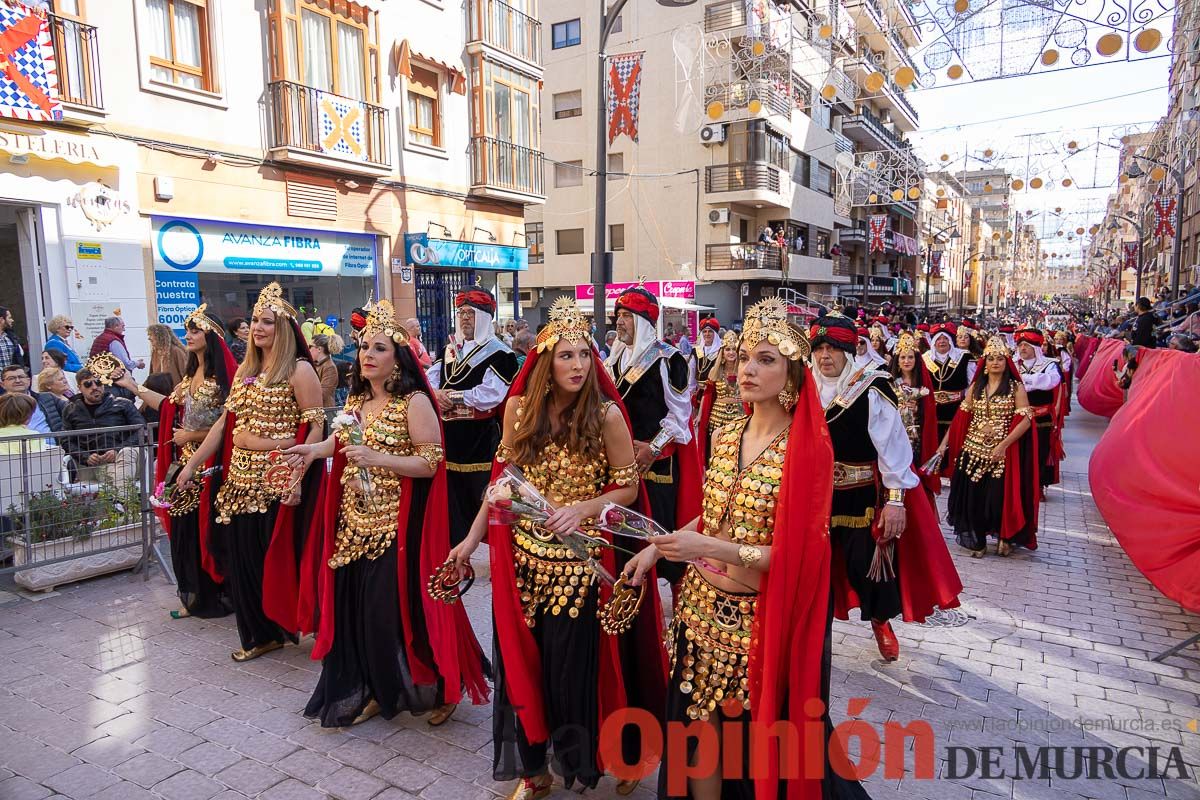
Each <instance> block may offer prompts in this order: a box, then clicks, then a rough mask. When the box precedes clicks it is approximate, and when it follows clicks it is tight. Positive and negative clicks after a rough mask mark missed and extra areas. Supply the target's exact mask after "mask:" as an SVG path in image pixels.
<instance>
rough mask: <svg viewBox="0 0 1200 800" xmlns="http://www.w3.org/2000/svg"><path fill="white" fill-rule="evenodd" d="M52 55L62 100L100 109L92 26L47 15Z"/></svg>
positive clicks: (97, 51)
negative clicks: (55, 62)
mask: <svg viewBox="0 0 1200 800" xmlns="http://www.w3.org/2000/svg"><path fill="white" fill-rule="evenodd" d="M46 18H47V19H48V20H49V23H50V40H51V42H53V44H54V58H55V60H56V61H57V62H58V94H59V97H60V98H61V99H62V101H63V102H64V103H71V104H73V105H77V106H86V107H87V108H93V109H96V110H101V109H103V108H104V97H103V95H102V93H101V91H100V37H99V35H98V34H97V32H96V26H95V25H85V24H84V23H82V22H78V21H76V20H73V19H67V18H66V17H59V16H56V15H55V14H47V15H46Z"/></svg>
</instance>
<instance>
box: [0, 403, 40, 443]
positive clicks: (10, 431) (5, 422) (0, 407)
mask: <svg viewBox="0 0 1200 800" xmlns="http://www.w3.org/2000/svg"><path fill="white" fill-rule="evenodd" d="M36 412H37V403H35V402H34V400H33V398H32V397H30V396H29V395H23V394H5V395H0V455H6V456H14V455H20V453H21V449H22V447H23V448H24V449H25V452H27V453H33V452H37V451H39V450H45V449H46V440H45V439H42V438H41V437H38V438H37V439H26V440H25V441H24V442H21V441H20V440H16V441H13V440H11V439H10V437H13V436H28V435H29V434H31V433H40V431H36V430H34V429H33V428H32V427H30V422H31V417H32V416H33V415H34V414H35V413H36Z"/></svg>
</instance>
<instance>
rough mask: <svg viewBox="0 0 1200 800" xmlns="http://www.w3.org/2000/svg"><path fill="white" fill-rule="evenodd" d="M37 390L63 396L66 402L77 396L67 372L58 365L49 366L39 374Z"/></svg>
mask: <svg viewBox="0 0 1200 800" xmlns="http://www.w3.org/2000/svg"><path fill="white" fill-rule="evenodd" d="M37 390H38V391H39V392H46V393H49V394H52V395H54V396H55V397H59V398H62V401H63V402H64V403H65V402H66V401H68V400H70V399H71V398H72V397H74V396H75V392H73V391H71V382H70V381H69V380H68V379H67V373H66V372H65V371H64V370H61V369H59V368H58V367H49V368H47V369H44V370H42V371H41V372H39V373H38V374H37Z"/></svg>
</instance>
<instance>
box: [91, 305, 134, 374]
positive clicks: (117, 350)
mask: <svg viewBox="0 0 1200 800" xmlns="http://www.w3.org/2000/svg"><path fill="white" fill-rule="evenodd" d="M105 352H107V353H112V354H113V355H114V356H116V359H117V360H118V361H120V362H121V363H122V364H124V365H125V369H127V370H129V371H130V372H133V371H134V370H135V369H145V368H146V362H145V361H143V360H142V359H140V358H139V359H138V360H137V361H134V360H133V357H132V356H130V355H129V347H128V346H127V345H126V344H125V320H123V319H121V318H120V317H108V318H107V319H105V320H104V330H103V331H101V332H100V335H99V336H97V337H96V340H95V341H94V342H92V349H91V350H90V351H89V352H88V358H91V357H92V356H94V355H97V354H99V353H105Z"/></svg>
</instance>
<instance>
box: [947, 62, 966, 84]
mask: <svg viewBox="0 0 1200 800" xmlns="http://www.w3.org/2000/svg"><path fill="white" fill-rule="evenodd" d="M962 76H963V68H962V65H961V64H952V65H951V66H950V69H948V70H946V77H947V78H949V79H950V80H952V81H956V80H958V79H959V78H961V77H962Z"/></svg>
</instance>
